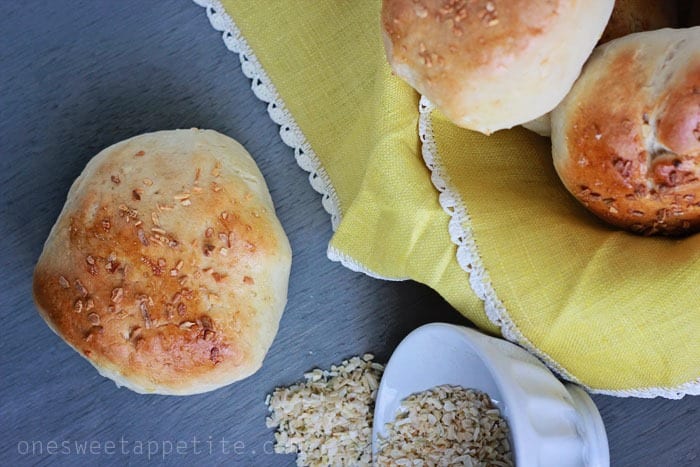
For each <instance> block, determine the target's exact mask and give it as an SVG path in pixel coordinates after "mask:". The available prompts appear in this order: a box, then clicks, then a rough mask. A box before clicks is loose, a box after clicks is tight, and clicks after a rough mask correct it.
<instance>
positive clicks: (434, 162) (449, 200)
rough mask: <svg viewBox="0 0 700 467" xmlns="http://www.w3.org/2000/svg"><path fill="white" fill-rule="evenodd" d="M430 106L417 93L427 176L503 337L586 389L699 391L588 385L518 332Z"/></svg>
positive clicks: (673, 395)
mask: <svg viewBox="0 0 700 467" xmlns="http://www.w3.org/2000/svg"><path fill="white" fill-rule="evenodd" d="M433 109H434V107H433V104H432V103H431V102H430V101H429V100H428V99H426V98H425V97H421V100H420V103H419V111H420V118H419V120H418V132H419V135H420V140H421V142H422V144H423V147H422V152H423V160H424V161H425V164H426V165H427V166H428V168H429V169H430V171H431V177H430V178H431V180H432V182H433V185H435V188H437V189H438V191H439V192H440V197H439V199H440V205H441V206H442V208H443V209H444V211H445V212H446V213H447V214H448V215H449V216H450V222H449V232H450V238H451V239H452V243H454V244H455V245H457V262H458V263H459V265H460V267H461V268H462V269H464V271H466V272H467V274H468V275H469V285H470V286H471V288H472V290H473V291H474V293H475V294H476V295H477V296H478V297H479V298H480V299H481V300H483V301H484V310H485V312H486V316H488V318H489V320H490V321H491V322H492V323H494V324H495V325H497V326H498V327H499V328H500V329H501V333H502V334H503V337H505V338H506V339H508V340H509V341H512V342H515V343H517V344H519V345H520V346H522V347H524V348H525V349H527V350H528V351H529V352H530V353H532V354H534V355H536V356H537V357H538V358H539V359H540V360H542V361H543V362H544V363H546V364H547V366H549V367H550V368H551V369H552V370H554V371H555V372H556V373H557V374H558V375H559V376H561V377H562V378H564V379H566V380H569V381H572V382H574V383H576V384H579V385H580V386H582V387H583V388H585V389H586V390H587V391H589V392H593V393H598V394H607V395H611V396H618V397H643V398H650V397H658V396H661V397H666V398H668V399H680V398H682V397H683V396H685V395H699V394H700V378H699V379H697V380H695V381H690V382H688V383H685V384H683V385H681V386H677V387H675V388H662V387H651V388H640V389H627V390H607V389H597V388H590V387H588V386H585V385H583V384H581V382H580V381H579V380H578V379H577V378H576V377H574V376H573V375H572V374H571V373H569V372H568V371H567V370H566V369H565V368H564V367H562V366H561V365H560V364H558V363H557V362H556V361H555V360H554V359H553V358H552V357H550V356H549V355H547V354H546V353H545V352H543V351H541V350H540V349H538V348H537V347H535V346H534V345H533V344H532V342H530V341H529V340H528V339H527V337H525V336H524V335H523V334H522V332H520V330H519V329H518V327H517V326H516V325H515V323H514V322H513V320H512V319H511V318H510V316H509V315H508V311H507V310H506V308H505V306H504V305H503V302H501V300H500V299H499V298H498V295H497V294H496V291H495V290H494V288H493V285H492V284H491V279H490V278H489V273H488V271H486V268H485V267H484V264H483V262H482V261H481V256H480V255H479V248H478V247H477V245H476V241H475V240H474V235H473V232H472V229H471V219H470V217H469V212H468V210H467V206H466V204H465V203H464V201H463V200H462V198H461V196H460V195H459V192H458V191H457V190H455V189H453V188H452V183H451V182H450V178H449V176H448V174H447V173H446V172H445V171H444V169H443V167H442V163H441V160H440V155H439V153H438V150H437V145H436V142H435V137H434V134H433V126H432V120H431V112H432V111H433Z"/></svg>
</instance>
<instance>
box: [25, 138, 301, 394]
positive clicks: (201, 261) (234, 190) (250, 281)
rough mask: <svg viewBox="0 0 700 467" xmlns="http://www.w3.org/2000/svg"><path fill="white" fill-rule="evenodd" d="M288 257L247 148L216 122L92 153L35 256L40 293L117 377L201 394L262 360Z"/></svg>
mask: <svg viewBox="0 0 700 467" xmlns="http://www.w3.org/2000/svg"><path fill="white" fill-rule="evenodd" d="M290 262H291V252H290V247H289V243H288V241H287V238H286V236H285V233H284V231H283V230H282V227H281V225H280V223H279V221H278V220H277V218H276V216H275V211H274V207H273V204H272V200H271V198H270V195H269V193H268V190H267V186H266V184H265V181H264V180H263V176H262V174H261V173H260V171H259V170H258V168H257V166H256V164H255V162H254V161H253V159H252V158H251V157H250V155H249V154H248V153H247V152H246V151H245V149H243V147H242V146H241V145H240V144H238V143H237V142H235V141H234V140H232V139H231V138H228V137H226V136H224V135H221V134H219V133H217V132H214V131H207V130H196V129H193V130H175V131H161V132H157V133H150V134H144V135H141V136H137V137H134V138H131V139H129V140H126V141H123V142H121V143H118V144H115V145H114V146H111V147H109V148H107V149H105V150H104V151H102V152H100V153H99V154H98V155H97V156H95V157H94V158H93V159H92V160H91V161H90V162H89V163H88V164H87V166H86V167H85V170H84V171H83V173H82V174H81V175H80V176H79V177H78V178H77V180H76V181H75V182H74V184H73V186H72V187H71V189H70V192H69V193H68V199H67V201H66V204H65V206H64V208H63V211H62V212H61V214H60V216H59V218H58V220H57V221H56V224H55V225H54V226H53V228H52V229H51V232H50V234H49V237H48V239H47V241H46V244H45V245H44V250H43V252H42V254H41V257H40V258H39V261H38V263H37V265H36V268H35V271H34V299H35V302H36V304H37V306H38V308H39V311H40V313H41V315H42V316H43V318H44V319H45V320H46V322H47V323H48V325H49V326H50V327H51V329H53V330H54V331H55V332H56V333H57V334H58V335H59V336H60V337H62V338H63V339H64V340H65V341H66V342H67V343H68V344H69V345H70V346H72V347H73V348H74V349H75V350H76V351H78V352H79V353H80V354H81V355H82V356H84V357H85V358H87V359H88V361H90V363H92V364H93V365H94V366H95V367H96V368H97V369H98V370H99V372H100V373H101V374H103V375H104V376H107V377H109V378H111V379H113V380H114V381H115V382H116V383H117V384H118V385H123V386H126V387H128V388H130V389H132V390H134V391H137V392H141V393H159V394H177V395H185V394H194V393H200V392H204V391H209V390H213V389H216V388H218V387H221V386H223V385H226V384H229V383H231V382H233V381H236V380H239V379H241V378H244V377H246V376H248V375H250V374H252V373H253V372H255V371H256V370H257V369H258V368H259V367H260V365H261V363H262V360H263V358H264V356H265V354H266V352H267V350H268V348H269V347H270V345H271V343H272V340H273V338H274V336H275V334H276V332H277V327H278V323H279V320H280V317H281V314H282V311H283V308H284V306H285V303H286V297H287V282H288V278H289V269H290Z"/></svg>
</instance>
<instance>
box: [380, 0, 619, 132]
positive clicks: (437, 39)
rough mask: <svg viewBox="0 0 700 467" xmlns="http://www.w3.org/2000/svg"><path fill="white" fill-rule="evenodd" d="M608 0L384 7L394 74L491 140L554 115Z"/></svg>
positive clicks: (481, 0)
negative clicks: (500, 132)
mask: <svg viewBox="0 0 700 467" xmlns="http://www.w3.org/2000/svg"><path fill="white" fill-rule="evenodd" d="M613 4H614V1H613V0H588V1H585V2H584V1H575V0H554V1H549V0H511V1H508V2H505V1H498V0H493V1H486V0H454V1H442V0H384V1H383V3H382V13H381V18H382V30H383V35H384V45H385V49H386V53H387V57H388V61H389V64H390V65H391V67H392V68H393V70H394V72H395V73H396V74H397V75H398V76H400V77H401V78H403V79H404V80H406V81H407V82H408V83H409V84H410V85H411V86H413V87H414V88H415V89H417V90H418V91H419V92H420V93H421V94H423V95H425V96H426V97H427V98H428V99H430V100H431V101H432V103H433V104H435V106H436V107H437V108H438V109H439V110H440V111H442V112H443V113H444V114H445V116H446V117H447V118H449V119H450V120H452V121H453V122H454V123H455V124H457V125H459V126H462V127H464V128H469V129H472V130H476V131H480V132H482V133H486V134H489V133H492V132H494V131H496V130H500V129H504V128H511V127H513V126H515V125H519V124H522V123H525V122H528V121H530V120H533V119H535V118H537V117H540V116H542V115H544V114H546V113H547V112H549V111H550V110H552V109H553V108H554V107H555V106H556V105H557V104H558V103H559V102H560V101H561V100H562V99H563V98H564V96H565V95H566V93H567V92H568V91H569V89H570V87H571V85H572V84H573V83H574V81H575V80H576V78H577V76H578V74H579V72H580V71H581V67H582V65H583V63H584V62H585V61H586V59H587V58H588V56H589V54H590V53H591V50H593V47H595V44H596V43H597V42H598V39H599V38H600V36H601V34H602V32H603V30H604V29H605V25H606V24H607V22H608V19H609V17H610V13H611V12H612V9H613Z"/></svg>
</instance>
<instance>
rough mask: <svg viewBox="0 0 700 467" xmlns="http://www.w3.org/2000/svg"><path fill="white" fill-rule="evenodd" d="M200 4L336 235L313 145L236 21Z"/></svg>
mask: <svg viewBox="0 0 700 467" xmlns="http://www.w3.org/2000/svg"><path fill="white" fill-rule="evenodd" d="M193 1H194V3H196V4H197V5H199V6H201V7H204V8H205V9H206V13H207V18H209V23H211V26H212V27H213V28H214V29H215V30H217V31H220V32H222V33H223V34H222V39H223V41H224V44H225V45H226V48H227V49H228V50H230V51H231V52H234V53H236V54H238V57H239V59H240V62H241V70H242V71H243V74H244V75H245V76H246V77H247V78H249V79H250V80H251V89H252V90H253V93H254V94H255V96H256V97H257V98H258V99H260V100H261V101H263V102H265V103H266V104H267V113H268V114H269V116H270V118H271V119H272V121H273V122H275V123H276V124H277V125H280V131H279V133H280V138H281V139H282V141H283V142H284V144H286V145H287V146H289V147H290V148H292V149H294V158H295V159H296V161H297V164H298V165H299V167H301V168H302V169H303V170H305V171H306V172H308V173H309V183H310V184H311V186H312V187H313V189H314V190H316V191H317V192H318V193H320V194H321V204H322V205H323V208H324V209H325V210H326V212H327V213H328V214H330V216H331V227H332V229H333V231H334V232H335V231H336V230H337V229H338V226H339V225H340V221H341V217H342V214H341V210H340V200H339V198H338V194H337V193H336V191H335V188H333V184H332V183H331V180H330V177H329V176H328V174H327V173H326V171H325V169H324V168H323V165H322V164H321V160H320V159H319V158H318V156H317V155H316V153H315V152H314V150H313V148H312V147H311V144H309V142H308V140H307V139H306V137H305V136H304V133H302V131H301V129H300V128H299V125H297V123H296V121H295V120H294V117H293V116H292V114H291V112H290V111H289V110H288V109H287V107H286V105H285V104H284V101H283V100H282V97H281V96H280V95H279V93H278V92H277V88H276V87H275V85H274V84H273V83H272V81H271V80H270V78H269V77H268V76H267V73H266V72H265V69H264V68H263V66H262V65H261V64H260V62H259V61H258V58H257V57H256V56H255V53H254V52H253V49H251V48H250V45H249V44H248V41H246V40H245V38H244V37H243V35H242V34H241V31H240V29H238V26H236V23H235V22H234V21H233V19H232V18H231V17H230V16H229V14H228V13H226V10H225V8H224V6H223V5H222V4H221V2H219V1H218V0H193ZM327 256H328V259H330V260H331V261H336V262H339V263H340V264H342V265H343V266H345V267H346V268H348V269H350V270H351V271H355V272H361V273H364V274H367V275H368V276H370V277H374V278H377V279H384V280H405V278H401V279H396V278H389V277H383V276H381V275H379V274H376V273H375V272H373V271H371V270H370V269H369V268H367V267H366V266H364V265H363V264H361V263H360V262H358V261H356V260H355V259H353V258H351V257H350V256H348V255H346V254H344V253H342V252H340V251H339V250H337V249H335V248H332V247H330V246H329V247H328V251H327Z"/></svg>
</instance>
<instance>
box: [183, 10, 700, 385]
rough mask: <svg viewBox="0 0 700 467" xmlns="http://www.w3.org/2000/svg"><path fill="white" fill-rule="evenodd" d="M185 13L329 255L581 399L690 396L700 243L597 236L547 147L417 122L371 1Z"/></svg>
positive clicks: (415, 99) (415, 106) (429, 114)
mask: <svg viewBox="0 0 700 467" xmlns="http://www.w3.org/2000/svg"><path fill="white" fill-rule="evenodd" d="M195 1H196V2H197V3H199V4H201V5H204V6H207V12H208V14H209V17H210V20H211V22H212V25H213V26H214V27H215V28H217V29H219V30H222V31H224V41H225V43H226V44H227V46H228V47H229V48H230V49H231V50H233V51H235V52H237V53H239V54H240V55H241V60H242V64H243V69H244V72H245V73H246V74H247V75H248V76H249V77H251V78H252V79H253V89H254V90H255V92H256V94H257V95H258V96H259V97H260V98H261V99H263V100H265V101H268V102H271V104H270V105H269V107H268V109H269V111H270V115H271V116H272V118H273V119H274V120H275V121H277V122H278V123H280V124H281V126H282V128H281V135H282V137H283V139H284V140H285V142H287V143H288V144H290V145H291V146H292V147H294V148H295V154H296V157H297V160H298V161H299V163H300V165H301V166H302V167H304V168H305V169H306V170H309V171H311V172H312V175H311V177H310V180H311V182H312V185H314V187H315V188H316V189H317V190H319V191H320V192H322V193H323V194H324V196H323V204H324V206H325V207H326V209H327V210H328V211H329V212H330V213H331V214H332V216H333V223H334V228H335V234H334V236H333V238H332V239H331V242H330V245H329V250H328V253H329V257H330V258H331V259H334V260H338V261H342V262H343V264H345V265H346V266H348V267H350V268H352V269H356V270H360V271H363V272H365V273H368V274H370V275H373V276H377V277H381V278H385V279H406V278H410V279H413V280H416V281H418V282H421V283H424V284H427V285H429V286H431V287H432V288H434V289H435V290H436V291H438V292H439V293H440V294H441V295H442V296H443V297H444V298H445V299H446V300H448V301H449V302H450V303H451V304H452V305H453V306H454V307H455V308H456V309H457V310H459V311H460V312H461V313H462V314H464V315H465V316H466V317H467V318H469V319H470V320H472V321H473V322H474V323H475V324H476V325H477V326H479V327H481V328H482V329H484V330H485V331H487V332H491V333H499V332H500V333H502V334H503V335H504V336H505V337H507V338H509V339H511V340H514V341H516V342H518V343H520V344H521V345H523V346H524V347H526V348H527V349H529V350H530V351H531V352H533V353H534V354H536V355H538V356H539V357H540V358H542V359H543V360H544V361H545V362H547V363H548V364H549V365H550V367H552V368H554V369H555V370H556V371H557V372H558V373H559V374H560V375H561V376H563V377H565V378H567V379H569V380H572V381H575V382H578V383H580V384H582V385H584V386H585V387H587V388H588V389H590V390H594V391H599V392H605V393H610V394H616V395H633V396H642V397H648V396H657V395H661V396H666V397H678V396H681V395H683V394H690V393H692V394H697V393H700V340H699V339H698V336H700V293H699V290H698V289H699V287H698V285H699V284H700V235H696V236H693V237H690V238H687V239H684V240H669V239H659V238H652V239H649V238H640V237H636V236H633V235H631V234H627V233H623V232H619V231H616V230H614V229H611V228H608V227H607V226H604V225H602V224H601V223H599V222H598V221H597V220H596V219H594V218H593V217H592V216H590V215H588V214H587V213H586V212H585V211H584V210H583V209H582V208H581V207H580V206H579V205H578V204H577V203H576V202H575V201H574V200H573V199H572V198H571V197H570V196H569V195H568V194H567V192H566V191H565V190H564V189H563V188H562V186H561V184H560V183H559V180H558V178H557V176H556V174H555V173H554V171H553V169H552V165H551V160H550V148H549V143H548V140H546V139H544V138H540V137H537V136H535V135H533V134H531V133H528V132H526V131H524V130H520V129H515V130H510V131H503V132H499V133H497V134H495V135H492V136H490V137H485V136H483V135H480V134H476V133H473V132H469V131H466V130H463V129H459V128H457V127H455V126H454V125H452V124H451V123H449V122H448V121H446V119H445V118H444V117H442V116H441V115H440V114H439V113H438V112H436V111H434V110H432V108H431V107H430V106H429V103H427V101H426V102H424V103H423V104H424V105H423V107H422V111H421V112H419V96H418V95H417V94H416V93H415V92H414V91H413V90H412V89H411V88H409V87H408V86H407V85H405V84H404V83H403V82H402V81H400V80H399V79H398V78H396V77H394V76H393V75H392V74H391V72H390V69H389V67H388V65H387V64H386V59H385V56H384V52H383V49H382V44H381V35H380V23H379V10H380V2H379V1H377V0H371V1H369V0H365V1H318V0H313V1H311V0H305V1H274V2H258V1H245V2H242V1H235V0H224V1H223V2H221V3H219V2H218V1H216V0H195ZM419 135H420V137H419ZM421 139H422V140H423V141H421ZM423 143H424V144H423ZM426 162H427V164H426ZM431 178H432V180H431ZM436 187H437V188H438V189H436Z"/></svg>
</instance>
